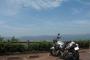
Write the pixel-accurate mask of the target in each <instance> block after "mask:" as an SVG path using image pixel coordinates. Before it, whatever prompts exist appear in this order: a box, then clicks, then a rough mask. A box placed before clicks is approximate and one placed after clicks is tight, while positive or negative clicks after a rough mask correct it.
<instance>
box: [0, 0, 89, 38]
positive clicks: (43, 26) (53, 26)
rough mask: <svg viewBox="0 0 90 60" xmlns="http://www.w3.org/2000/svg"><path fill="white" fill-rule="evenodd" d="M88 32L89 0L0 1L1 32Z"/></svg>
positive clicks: (32, 33) (22, 34) (22, 33)
mask: <svg viewBox="0 0 90 60" xmlns="http://www.w3.org/2000/svg"><path fill="white" fill-rule="evenodd" d="M57 33H61V34H88V33H90V0H0V35H3V36H24V35H25V36H28V35H54V34H55V35H56V34H57Z"/></svg>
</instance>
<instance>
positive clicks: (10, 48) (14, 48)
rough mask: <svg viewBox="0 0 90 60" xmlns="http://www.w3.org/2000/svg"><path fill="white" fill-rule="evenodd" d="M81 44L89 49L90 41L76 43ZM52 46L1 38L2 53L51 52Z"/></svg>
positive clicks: (45, 42) (48, 43)
mask: <svg viewBox="0 0 90 60" xmlns="http://www.w3.org/2000/svg"><path fill="white" fill-rule="evenodd" d="M75 42H76V43H78V44H79V46H80V48H89V47H90V40H78V41H75ZM51 46H52V42H47V41H41V42H29V41H28V42H23V43H20V41H19V40H18V39H16V38H15V37H12V39H9V40H4V39H3V38H2V37H0V53H7V52H25V51H30V52H32V51H49V50H50V47H51Z"/></svg>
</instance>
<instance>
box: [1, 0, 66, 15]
mask: <svg viewBox="0 0 90 60" xmlns="http://www.w3.org/2000/svg"><path fill="white" fill-rule="evenodd" d="M63 1H67V0H4V1H3V0H1V2H0V4H1V6H0V9H1V10H0V11H1V12H0V13H1V14H4V15H10V16H12V15H16V14H17V13H19V12H20V11H21V10H22V9H23V8H33V9H35V10H47V9H51V8H56V7H59V6H60V5H61V4H62V2H63Z"/></svg>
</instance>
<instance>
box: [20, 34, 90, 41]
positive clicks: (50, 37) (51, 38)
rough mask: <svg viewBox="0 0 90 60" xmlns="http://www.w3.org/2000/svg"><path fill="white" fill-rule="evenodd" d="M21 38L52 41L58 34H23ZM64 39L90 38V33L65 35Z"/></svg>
mask: <svg viewBox="0 0 90 60" xmlns="http://www.w3.org/2000/svg"><path fill="white" fill-rule="evenodd" d="M19 39H20V40H23V41H25V40H30V41H42V40H47V41H52V40H53V39H56V36H54V35H41V36H23V37H19ZM62 39H63V40H90V34H83V35H63V36H62Z"/></svg>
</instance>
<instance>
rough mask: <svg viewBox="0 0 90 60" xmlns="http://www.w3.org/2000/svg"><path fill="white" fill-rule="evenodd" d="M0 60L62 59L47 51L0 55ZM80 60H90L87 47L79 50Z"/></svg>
mask: <svg viewBox="0 0 90 60" xmlns="http://www.w3.org/2000/svg"><path fill="white" fill-rule="evenodd" d="M0 60H62V59H60V58H58V57H54V56H50V54H49V53H38V54H23V55H9V56H0ZM80 60H90V53H89V50H88V49H87V50H86V49H84V50H81V51H80Z"/></svg>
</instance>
